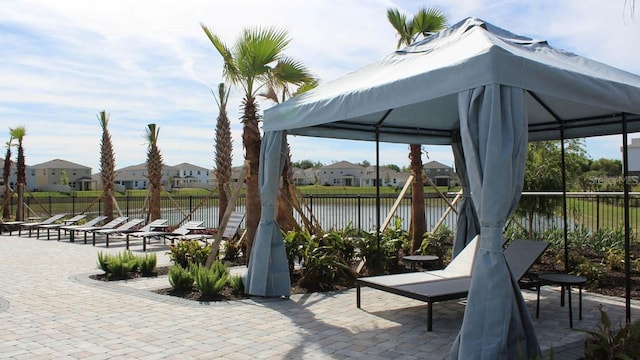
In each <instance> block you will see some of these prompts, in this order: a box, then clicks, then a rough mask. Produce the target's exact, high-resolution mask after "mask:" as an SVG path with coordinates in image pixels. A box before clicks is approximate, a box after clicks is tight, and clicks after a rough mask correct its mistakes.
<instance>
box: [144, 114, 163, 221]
mask: <svg viewBox="0 0 640 360" xmlns="http://www.w3.org/2000/svg"><path fill="white" fill-rule="evenodd" d="M159 134H160V128H159V127H156V124H149V125H147V130H146V133H145V139H146V140H147V145H148V147H147V173H148V174H147V176H148V177H149V213H148V214H147V223H148V222H151V221H153V220H156V219H160V218H161V217H162V214H161V212H160V191H161V190H162V155H161V154H160V149H159V148H158V135H159Z"/></svg>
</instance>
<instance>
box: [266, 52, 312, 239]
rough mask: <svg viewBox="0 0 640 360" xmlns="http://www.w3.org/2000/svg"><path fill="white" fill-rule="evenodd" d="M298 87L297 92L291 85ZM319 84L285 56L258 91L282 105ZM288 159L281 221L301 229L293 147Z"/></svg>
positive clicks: (283, 225)
mask: <svg viewBox="0 0 640 360" xmlns="http://www.w3.org/2000/svg"><path fill="white" fill-rule="evenodd" d="M291 85H293V86H297V88H296V90H295V91H293V88H292V87H291ZM317 86H318V79H316V78H315V77H313V75H311V72H310V71H309V70H308V69H307V68H306V67H305V66H304V65H303V64H302V63H301V62H299V61H295V60H293V59H288V58H285V59H283V61H281V62H280V63H278V65H276V67H275V68H274V69H273V72H272V73H271V77H270V78H269V81H268V83H267V88H266V89H265V91H264V92H262V93H260V94H258V95H259V96H260V97H263V98H265V99H267V100H271V101H273V102H274V103H276V104H279V103H281V102H283V101H285V100H287V98H289V97H292V96H296V95H299V94H302V93H303V92H306V91H309V90H311V89H313V88H315V87H317ZM285 151H286V155H285V162H284V166H283V168H282V183H281V188H280V197H279V202H278V224H279V225H280V227H281V228H282V230H284V231H291V230H295V229H298V228H299V226H298V223H297V221H296V219H295V218H294V217H293V206H292V204H291V201H290V200H289V199H291V198H292V196H293V194H291V184H293V168H292V167H291V148H290V147H289V144H288V143H287V145H286V147H285ZM309 230H310V231H311V229H309Z"/></svg>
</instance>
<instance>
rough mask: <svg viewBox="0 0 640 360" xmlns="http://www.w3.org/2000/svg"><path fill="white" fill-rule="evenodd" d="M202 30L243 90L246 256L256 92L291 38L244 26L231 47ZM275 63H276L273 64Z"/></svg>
mask: <svg viewBox="0 0 640 360" xmlns="http://www.w3.org/2000/svg"><path fill="white" fill-rule="evenodd" d="M201 27H202V29H203V30H204V32H205V34H206V35H207V37H208V38H209V40H210V41H211V43H212V44H213V46H214V47H215V48H216V50H217V51H218V52H219V53H220V55H221V56H222V59H223V61H224V67H223V76H224V77H225V78H226V79H227V80H228V81H229V82H230V83H231V84H234V85H236V86H240V87H241V88H242V90H243V91H244V97H243V100H242V109H243V114H242V119H241V121H242V124H243V133H242V143H243V146H244V149H245V159H246V160H247V162H248V165H249V169H248V174H247V178H246V179H245V183H246V186H247V192H246V199H247V202H246V209H247V222H246V226H247V233H246V238H245V239H246V243H245V245H246V247H247V257H248V256H250V254H251V247H252V245H253V238H254V237H255V233H256V230H257V228H258V223H259V222H260V211H261V208H260V193H259V185H258V166H259V160H260V145H261V142H262V136H261V134H260V128H259V127H258V123H259V121H260V118H261V116H260V115H259V113H258V111H259V106H258V102H257V101H256V95H257V94H258V91H259V90H260V88H261V87H263V86H264V85H265V84H266V83H267V82H268V81H269V79H270V75H271V74H272V72H273V68H272V67H271V64H274V63H279V62H281V61H283V60H286V59H285V58H284V57H283V55H282V52H283V51H284V49H285V48H286V47H287V45H288V44H289V42H290V39H289V38H288V34H287V32H286V31H284V30H278V29H275V28H264V29H263V28H256V29H244V31H243V32H242V34H241V36H240V38H238V40H237V41H236V43H235V44H234V45H233V47H228V46H227V45H226V44H225V43H224V42H223V41H222V39H220V37H218V36H217V35H215V34H214V33H213V32H211V31H210V30H209V28H207V27H206V26H205V25H204V24H201ZM276 66H277V65H276Z"/></svg>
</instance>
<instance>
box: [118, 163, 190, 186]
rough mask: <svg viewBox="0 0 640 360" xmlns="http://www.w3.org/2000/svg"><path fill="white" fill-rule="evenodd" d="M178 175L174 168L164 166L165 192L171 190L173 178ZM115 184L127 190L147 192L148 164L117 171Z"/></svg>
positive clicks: (163, 184) (163, 183) (163, 181)
mask: <svg viewBox="0 0 640 360" xmlns="http://www.w3.org/2000/svg"><path fill="white" fill-rule="evenodd" d="M177 173H178V169H176V168H174V167H173V166H168V165H164V166H162V186H163V187H164V188H165V190H171V185H172V180H171V179H172V178H173V176H174V175H175V174H177ZM114 182H115V183H116V184H117V185H122V186H124V187H125V189H127V190H146V189H147V186H148V183H149V173H148V172H147V163H142V164H138V165H131V166H127V167H124V168H121V169H118V170H116V174H115V180H114Z"/></svg>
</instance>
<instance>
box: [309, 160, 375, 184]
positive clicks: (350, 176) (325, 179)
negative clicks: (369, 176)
mask: <svg viewBox="0 0 640 360" xmlns="http://www.w3.org/2000/svg"><path fill="white" fill-rule="evenodd" d="M364 175H365V167H364V166H362V165H358V164H352V163H350V162H348V161H339V162H337V163H333V164H331V165H326V166H323V167H321V168H320V172H319V173H318V177H319V180H320V184H321V185H330V186H360V179H361V178H362V177H363V176H364Z"/></svg>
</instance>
